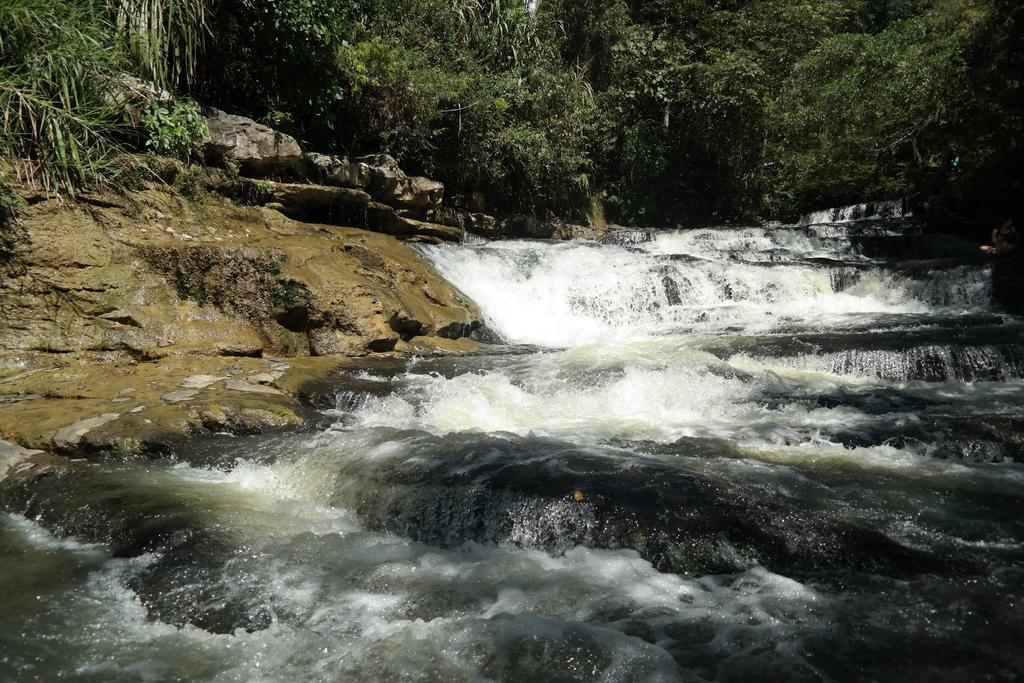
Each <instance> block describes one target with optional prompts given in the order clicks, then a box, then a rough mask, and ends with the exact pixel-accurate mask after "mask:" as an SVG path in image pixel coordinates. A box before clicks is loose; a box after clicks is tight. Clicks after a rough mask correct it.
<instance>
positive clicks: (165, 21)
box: [109, 0, 207, 88]
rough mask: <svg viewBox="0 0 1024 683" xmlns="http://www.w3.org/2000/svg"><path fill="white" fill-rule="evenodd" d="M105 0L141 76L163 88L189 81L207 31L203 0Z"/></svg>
mask: <svg viewBox="0 0 1024 683" xmlns="http://www.w3.org/2000/svg"><path fill="white" fill-rule="evenodd" d="M109 1H110V2H111V4H112V5H113V7H114V11H115V17H116V23H117V28H118V32H119V37H120V39H121V40H122V42H123V45H124V47H125V48H126V51H127V53H128V55H129V56H130V57H131V58H132V59H133V60H134V61H135V62H136V63H137V64H138V66H139V68H140V69H141V70H142V75H143V76H145V77H146V78H148V79H150V80H152V81H154V82H155V83H157V84H158V85H160V86H162V87H165V88H170V87H173V86H174V85H176V84H177V83H179V82H182V81H185V82H188V81H191V79H192V77H193V76H194V74H195V65H196V61H197V58H198V54H199V49H200V47H201V46H202V42H203V38H204V36H205V33H206V31H207V28H206V2H207V0H109Z"/></svg>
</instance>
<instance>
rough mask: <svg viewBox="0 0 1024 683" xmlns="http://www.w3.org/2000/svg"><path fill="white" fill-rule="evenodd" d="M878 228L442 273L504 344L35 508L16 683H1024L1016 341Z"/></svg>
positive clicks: (108, 468)
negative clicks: (304, 420) (292, 427)
mask: <svg viewBox="0 0 1024 683" xmlns="http://www.w3.org/2000/svg"><path fill="white" fill-rule="evenodd" d="M883 209H884V207H883ZM885 210H894V209H892V207H890V208H889V209H885ZM865 211H866V209H862V210H861V213H865ZM855 213H856V212H854V211H852V210H851V211H848V212H845V213H844V212H839V214H840V215H839V217H838V218H836V217H835V216H834V215H832V214H830V215H829V217H828V218H829V219H830V220H831V222H829V223H827V224H822V223H821V220H824V218H825V217H824V216H819V217H817V218H814V220H813V221H808V222H811V223H817V224H815V225H810V226H805V227H792V228H784V229H778V230H771V229H765V228H746V229H723V230H694V231H670V232H661V233H655V234H654V235H653V236H649V235H647V234H646V233H643V234H639V236H638V237H637V239H635V240H632V242H633V243H632V244H629V245H626V246H623V245H617V244H596V243H583V242H570V243H558V244H554V243H547V242H536V241H511V242H502V243H485V244H465V245H458V246H441V247H426V248H424V253H425V254H426V255H427V256H428V258H430V260H431V261H432V262H433V263H434V264H435V265H436V267H437V269H438V270H439V271H440V272H441V273H442V274H443V275H444V276H445V277H446V278H448V279H449V280H450V281H451V282H453V283H454V284H455V285H456V286H457V287H458V288H459V289H460V290H462V291H463V292H464V293H465V294H466V295H467V296H469V297H470V298H472V299H473V300H474V301H476V302H477V303H478V304H479V306H480V307H481V309H482V311H483V313H484V315H485V317H486V323H487V326H488V327H489V328H490V330H491V332H493V333H495V334H497V335H498V336H500V337H501V338H502V339H503V340H504V341H505V342H506V344H505V345H501V346H498V347H496V348H495V349H494V350H493V351H494V352H493V353H489V354H484V355H481V356H476V357H469V358H462V359H459V358H454V359H414V360H412V361H410V362H408V363H404V364H395V365H380V364H373V363H367V364H366V366H365V367H363V368H357V369H354V370H352V371H350V372H347V373H346V374H344V375H342V376H339V377H338V378H336V381H337V384H338V390H337V391H338V393H337V399H336V407H335V408H334V409H331V410H327V411H326V413H325V417H326V418H327V419H328V421H329V422H330V426H329V427H328V428H326V429H321V430H319V431H307V432H304V433H296V434H284V435H277V436H262V437H261V436H256V437H252V438H237V439H223V438H222V439H217V440H213V441H196V442H195V443H193V444H192V445H190V446H189V447H187V448H185V449H183V450H182V452H181V453H179V454H178V457H179V458H180V462H178V463H177V464H164V465H158V464H153V463H146V464H140V463H117V462H115V463H110V464H107V465H103V466H97V467H93V468H90V469H88V470H86V471H85V472H84V473H82V474H80V475H79V476H78V477H77V478H74V479H72V478H63V479H62V478H55V479H52V480H48V481H47V482H45V484H43V485H40V487H39V488H38V489H37V490H34V491H33V492H32V493H31V495H30V496H27V497H25V498H24V499H19V500H18V501H16V502H17V504H18V505H20V506H21V507H20V508H17V510H16V511H17V512H22V513H24V514H10V515H6V516H3V517H0V551H2V552H3V554H4V555H5V557H9V558H13V561H6V562H5V563H3V564H2V565H0V585H2V586H4V587H5V589H6V593H5V595H4V597H2V598H0V679H3V680H8V679H9V680H19V681H21V680H38V681H49V680H57V679H70V680H90V681H104V682H106V681H122V680H123V681H134V680H153V681H163V680H210V681H281V680H292V681H355V680H359V681H363V680H382V681H383V680H424V681H435V680H436V681H441V680H445V681H449V680H466V681H477V680H480V681H483V680H501V681H519V680H530V679H533V680H538V681H542V680H583V681H589V680H605V681H674V680H750V679H756V678H766V679H768V680H830V679H835V680H850V679H860V678H865V679H879V680H880V679H889V680H935V679H948V678H954V679H961V680H974V679H985V678H989V679H993V680H996V679H1005V680H1011V679H1013V678H1015V677H1020V676H1022V675H1024V657H1022V656H1021V650H1020V648H1019V635H1020V633H1021V632H1022V629H1024V620H1022V618H1021V616H1020V610H1019V606H1020V604H1021V603H1022V601H1024V588H1022V586H1024V523H1022V522H1021V517H1020V514H1019V510H1020V509H1021V507H1020V506H1021V505H1022V504H1024V469H1022V468H1021V466H1020V465H1018V464H1015V463H1013V462H1012V460H1013V459H1014V458H1015V457H1016V458H1019V457H1020V444H1021V440H1020V438H1021V437H1020V435H1021V433H1022V431H1024V425H1022V424H1021V422H1022V420H1021V417H1020V416H1021V410H1022V406H1024V382H1022V380H1021V377H1022V376H1024V349H1022V347H1021V343H1020V331H1021V329H1022V327H1021V324H1020V321H1019V320H1017V319H1016V318H1014V317H1013V316H1008V315H1006V314H1004V313H1003V312H1001V311H999V309H998V308H997V307H995V306H994V305H993V304H992V301H991V288H990V284H989V283H990V273H989V270H988V267H987V265H986V264H984V263H983V262H979V261H977V260H976V259H975V258H974V254H973V253H972V252H973V250H970V251H968V250H966V249H965V250H964V251H963V253H962V254H960V255H959V256H956V257H955V258H949V257H948V256H949V254H948V252H950V250H952V252H953V253H955V252H956V249H957V248H959V247H958V246H957V245H956V244H952V246H950V245H949V244H945V243H943V244H941V245H940V244H938V240H936V241H935V243H933V242H931V241H929V238H923V239H918V238H917V237H915V236H913V235H908V234H904V232H903V231H902V230H900V229H899V228H898V226H897V227H893V226H892V225H890V224H885V225H879V224H877V223H870V222H869V223H864V222H863V221H862V222H859V223H858V222H856V221H854V220H853V219H854V218H856V216H855V215H854V214H855ZM876 213H877V212H876ZM847 214H849V215H847ZM833 219H834V220H833ZM940 246H941V247H942V248H941V249H939V247H940ZM969 246H970V245H968V247H969ZM929 249H932V250H933V251H935V252H936V253H934V254H933V253H930V252H929V251H928V250H929ZM939 251H941V252H942V253H941V254H938V253H937V252H939ZM894 254H895V256H894Z"/></svg>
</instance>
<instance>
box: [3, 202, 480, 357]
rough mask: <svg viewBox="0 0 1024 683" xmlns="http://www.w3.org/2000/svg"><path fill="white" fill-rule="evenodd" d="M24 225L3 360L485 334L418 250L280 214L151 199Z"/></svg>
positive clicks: (296, 351)
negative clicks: (11, 355) (17, 355)
mask: <svg viewBox="0 0 1024 683" xmlns="http://www.w3.org/2000/svg"><path fill="white" fill-rule="evenodd" d="M303 191H307V190H303ZM393 220H395V221H399V218H398V217H397V216H394V217H393ZM402 222H407V221H404V219H402ZM21 224H22V228H23V230H24V232H25V235H26V239H25V241H24V242H23V243H22V244H20V245H19V247H18V256H17V258H16V259H14V260H11V261H8V262H5V263H0V271H2V273H0V316H2V323H0V352H4V351H6V352H26V351H33V352H49V353H61V354H74V353H83V352H89V353H91V352H102V353H119V354H125V355H127V356H129V357H131V358H134V359H155V358H162V357H165V356H169V355H181V354H191V353H199V354H203V355H223V356H260V355H264V354H267V353H277V354H282V355H289V356H304V355H325V354H344V355H363V354H367V353H373V352H380V351H391V350H394V349H396V348H398V347H399V344H400V342H410V341H412V340H413V339H414V338H417V337H429V338H458V337H462V336H465V335H468V334H469V332H470V331H471V330H472V329H473V328H474V327H476V326H478V325H479V320H480V314H479V312H478V311H477V309H476V307H475V306H474V305H473V304H472V303H471V302H469V301H468V300H466V299H465V298H464V297H463V296H462V295H461V294H459V293H458V292H457V291H456V290H455V289H454V288H453V287H452V286H451V285H449V284H448V283H447V282H445V281H444V280H443V279H442V278H441V277H440V276H439V275H438V274H437V272H436V271H435V270H434V269H433V267H432V266H431V265H430V263H428V262H427V261H426V260H425V259H424V258H422V257H421V256H420V255H419V253H418V252H416V251H415V250H414V249H412V248H410V247H409V246H406V245H405V244H402V243H401V242H399V241H397V240H395V239H394V238H392V237H389V236H387V235H384V234H378V233H374V232H368V231H365V230H359V229H355V228H343V227H336V226H330V225H323V224H318V223H303V222H298V221H295V220H292V219H290V218H288V217H287V216H285V215H283V214H282V213H281V212H279V211H276V210H274V209H271V208H259V207H239V206H234V205H232V204H230V203H229V202H227V201H225V200H211V201H206V202H194V201H189V200H186V199H184V198H182V197H180V196H177V195H174V194H172V193H170V192H165V191H160V190H148V191H145V192H140V193H134V194H132V195H130V196H128V197H106V198H102V199H96V198H94V199H93V203H92V204H91V205H89V204H69V203H62V202H59V201H56V200H46V201H40V202H38V203H36V204H34V205H33V206H31V207H29V208H27V209H26V210H25V211H24V212H23V215H22V219H21ZM400 228H401V229H402V230H404V229H408V230H409V231H410V232H414V230H413V228H412V227H409V226H406V227H405V228H402V226H397V227H396V228H395V230H394V231H395V232H400V231H401V230H400Z"/></svg>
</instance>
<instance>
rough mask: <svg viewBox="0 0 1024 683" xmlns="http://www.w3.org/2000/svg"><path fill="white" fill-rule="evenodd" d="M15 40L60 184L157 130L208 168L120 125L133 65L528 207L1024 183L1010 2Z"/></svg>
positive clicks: (16, 8) (505, 16) (297, 10)
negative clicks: (157, 138) (157, 136)
mask: <svg viewBox="0 0 1024 683" xmlns="http://www.w3.org/2000/svg"><path fill="white" fill-rule="evenodd" d="M0 25H2V26H3V27H4V30H3V33H2V35H0V115H2V116H3V119H4V127H3V133H2V134H0V154H2V155H4V156H6V157H8V158H10V159H14V160H17V161H16V163H15V168H18V169H19V170H21V171H22V172H23V173H25V174H28V175H30V176H32V177H34V178H36V179H38V180H40V181H41V182H42V183H43V184H44V185H45V186H46V187H47V188H48V189H51V190H57V189H64V190H68V189H71V188H74V187H77V186H81V185H82V184H83V183H87V182H90V181H93V180H95V179H97V178H99V179H104V178H106V179H109V178H112V177H113V178H116V177H117V175H118V173H120V172H121V171H120V169H119V168H118V166H117V163H116V159H117V155H116V152H117V151H119V149H121V148H125V147H127V148H136V149H144V148H145V144H146V141H147V139H149V140H150V143H151V144H150V148H153V149H157V150H158V151H172V150H171V148H172V147H173V151H174V153H176V154H178V155H179V156H184V155H186V154H185V153H184V152H183V149H185V148H187V146H188V145H187V143H188V139H187V138H188V137H189V135H195V134H198V132H197V131H195V130H193V131H192V132H191V133H190V132H189V131H188V130H186V129H185V128H187V126H188V125H189V124H188V123H187V121H186V123H185V124H183V126H184V127H183V129H182V130H170V131H164V132H163V133H162V135H164V136H165V137H164V138H161V139H162V140H163V141H164V142H166V143H167V144H166V145H163V147H166V148H167V149H162V147H161V146H160V145H155V144H153V143H152V139H153V134H152V131H150V132H149V134H148V135H147V134H146V133H145V132H144V131H143V132H138V130H137V129H139V128H140V125H139V124H140V123H141V122H135V124H136V125H135V126H134V127H133V126H131V125H127V126H126V125H124V121H123V119H122V118H119V117H118V116H117V115H116V113H115V111H114V109H116V108H117V107H116V105H117V104H118V102H119V100H118V97H117V96H116V93H117V91H118V89H119V85H120V84H122V83H123V79H124V73H125V72H132V73H134V74H136V75H137V76H139V77H141V78H143V79H146V80H149V81H152V82H155V83H156V84H157V85H160V86H162V87H166V88H170V89H172V90H174V91H175V92H178V93H181V94H186V95H190V96H191V97H193V98H195V99H196V100H198V101H202V102H204V103H208V104H212V105H214V106H217V107H220V108H222V109H225V110H228V111H237V112H240V113H244V114H247V115H250V116H252V117H254V118H256V119H258V120H261V121H264V122H266V123H268V124H269V125H272V126H274V127H275V128H278V129H281V130H283V131H285V132H287V133H290V134H292V135H294V136H296V137H297V138H299V139H300V140H302V141H304V142H307V143H308V144H309V145H311V146H312V147H313V148H316V149H318V150H323V151H326V152H332V153H338V154H351V155H358V154H363V153H370V152H378V151H384V152H388V153H391V154H393V155H394V156H396V157H397V158H398V159H399V160H400V161H401V162H402V165H403V167H405V168H408V169H409V170H410V172H413V173H422V174H425V175H430V176H432V177H437V178H439V179H440V180H442V181H444V182H445V183H446V184H447V185H448V187H449V188H450V191H451V192H450V194H454V195H458V194H468V193H470V192H474V191H481V192H483V193H484V194H485V195H486V196H487V197H488V198H489V199H490V200H491V204H492V207H493V208H495V209H496V210H498V211H505V212H512V211H520V212H528V213H534V214H539V215H545V214H548V213H557V214H560V215H563V216H566V217H569V216H573V215H576V216H580V215H583V214H585V213H587V212H588V211H594V209H595V206H599V207H600V208H602V209H603V210H606V211H607V213H608V215H609V218H611V219H613V220H618V221H622V222H642V223H650V224H658V223H670V222H699V221H707V220H727V219H741V218H755V217H756V218H775V217H781V218H785V217H791V216H793V215H794V214H795V213H796V212H798V211H800V210H803V209H806V208H808V207H813V206H821V205H831V204H840V203H845V202H851V201H856V200H861V199H863V198H864V197H872V196H880V195H886V196H898V195H906V196H913V197H917V198H920V199H926V198H929V197H932V196H940V197H943V198H944V199H945V200H946V201H948V202H951V203H965V202H966V203H971V202H974V203H979V202H982V201H990V199H991V198H992V197H996V198H998V197H1003V198H1008V197H1013V196H1015V194H1018V193H1019V190H1020V186H1019V183H1020V175H1021V174H1020V168H1021V162H1022V145H1021V140H1020V137H1021V136H1020V135H1019V130H1020V129H1021V125H1022V123H1024V87H1022V85H1021V79H1020V76H1019V74H1020V73H1024V68H1021V67H1022V65H1021V64H1020V62H1021V55H1022V53H1024V50H1022V47H1024V46H1022V45H1021V35H1022V34H1024V31H1022V30H1021V29H1022V25H1024V8H1022V6H1021V5H1020V3H1017V2H1014V1H1012V0H848V1H845V2H834V1H825V0H656V1H654V2H642V3H641V2H629V1H627V0H610V1H608V0H572V1H570V0H543V1H542V2H540V3H539V4H537V5H536V11H535V12H534V13H531V11H530V10H529V9H528V8H527V6H526V3H522V2H508V1H506V2H501V1H500V0H342V1H338V2H327V1H326V0H279V1H277V2H264V1H261V0H242V1H240V2H226V1H224V0H87V1H85V2H81V1H75V2H71V1H70V0H0ZM198 65H201V67H199V66H198ZM152 116H154V115H153V114H151V117H152ZM172 118H173V112H170V111H168V112H167V116H166V117H163V118H162V119H161V120H160V121H159V123H160V124H161V125H162V126H165V125H168V122H169V121H171V119H172ZM183 118H186V119H187V116H184V115H183ZM161 144H162V143H161ZM1004 201H1010V200H1005V199H1004ZM1013 208H1016V207H1005V208H1003V209H1002V210H1004V211H1006V210H1012V209H1013Z"/></svg>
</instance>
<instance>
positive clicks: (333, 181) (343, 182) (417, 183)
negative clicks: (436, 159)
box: [303, 152, 444, 210]
mask: <svg viewBox="0 0 1024 683" xmlns="http://www.w3.org/2000/svg"><path fill="white" fill-rule="evenodd" d="M303 162H304V170H305V172H306V175H307V176H308V177H310V178H311V179H312V180H313V181H314V182H317V183H323V184H325V185H334V186H337V187H349V188H359V189H364V190H366V191H367V192H369V193H370V195H372V196H373V198H374V199H375V200H377V201H378V202H382V203H384V204H387V205H389V206H394V207H396V208H403V209H404V208H409V209H423V210H432V209H436V208H438V207H440V206H441V202H442V201H443V200H444V184H443V183H440V182H438V181H436V180H431V179H430V178H424V177H422V176H407V175H406V174H405V171H403V170H402V169H401V168H400V167H399V165H398V162H397V161H395V159H394V157H392V156H390V155H388V154H371V155H369V156H364V157H358V158H356V159H353V160H351V161H350V160H348V159H347V158H345V157H339V156H333V155H329V154H317V153H316V152H311V153H309V154H306V155H305V156H304V157H303Z"/></svg>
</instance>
